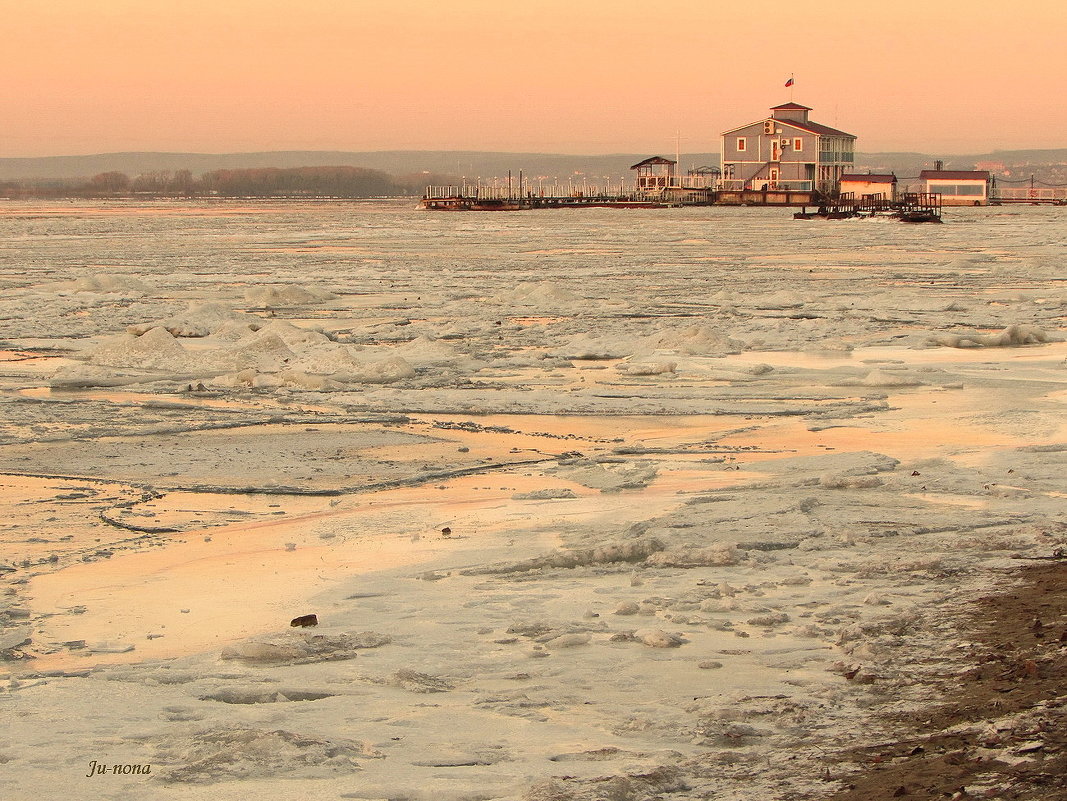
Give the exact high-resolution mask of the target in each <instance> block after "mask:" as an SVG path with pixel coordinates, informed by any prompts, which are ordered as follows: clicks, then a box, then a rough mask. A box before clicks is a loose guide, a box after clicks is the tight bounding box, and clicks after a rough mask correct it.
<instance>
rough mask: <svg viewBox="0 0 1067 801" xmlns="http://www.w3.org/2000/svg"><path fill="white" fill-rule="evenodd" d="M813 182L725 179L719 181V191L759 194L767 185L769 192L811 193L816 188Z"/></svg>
mask: <svg viewBox="0 0 1067 801" xmlns="http://www.w3.org/2000/svg"><path fill="white" fill-rule="evenodd" d="M812 183H813V182H812V181H799V180H792V179H789V180H782V179H781V178H779V179H778V180H777V181H771V180H770V179H765V178H750V179H749V180H747V181H746V180H744V179H742V178H723V179H721V180H720V181H719V187H718V188H719V189H720V190H725V191H727V192H743V191H744V192H759V191H761V190H762V189H763V185H764V184H766V185H767V191H769V192H810V191H812V189H813V188H814V187H813V186H812Z"/></svg>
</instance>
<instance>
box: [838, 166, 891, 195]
mask: <svg viewBox="0 0 1067 801" xmlns="http://www.w3.org/2000/svg"><path fill="white" fill-rule="evenodd" d="M838 185H839V186H840V189H841V194H842V195H845V194H850V193H851V195H852V197H854V198H855V199H856V200H862V199H863V198H871V199H874V198H879V199H881V200H888V201H890V202H892V201H894V200H896V199H897V176H895V175H876V174H871V173H867V174H866V175H862V174H858V173H845V174H844V175H842V176H841V180H840V182H839V184H838Z"/></svg>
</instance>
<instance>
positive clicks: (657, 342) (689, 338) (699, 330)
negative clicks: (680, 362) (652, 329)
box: [647, 325, 745, 356]
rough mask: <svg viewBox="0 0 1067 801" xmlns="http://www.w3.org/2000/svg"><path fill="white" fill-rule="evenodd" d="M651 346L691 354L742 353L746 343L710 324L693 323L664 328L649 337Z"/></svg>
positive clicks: (648, 342) (648, 341)
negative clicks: (682, 326)
mask: <svg viewBox="0 0 1067 801" xmlns="http://www.w3.org/2000/svg"><path fill="white" fill-rule="evenodd" d="M647 344H648V346H649V347H650V348H660V349H662V350H672V351H675V352H677V353H684V354H687V355H691V356H697V355H702V354H718V353H740V352H741V351H742V350H744V348H745V343H744V342H742V341H741V340H738V339H734V338H732V337H730V336H727V335H726V334H723V333H722V332H721V331H717V330H715V329H714V328H712V327H711V326H709V325H691V326H688V327H686V328H673V329H664V330H662V331H659V332H657V333H655V334H653V335H652V336H651V337H649V338H648V340H647Z"/></svg>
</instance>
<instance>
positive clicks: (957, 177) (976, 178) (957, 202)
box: [919, 170, 990, 206]
mask: <svg viewBox="0 0 1067 801" xmlns="http://www.w3.org/2000/svg"><path fill="white" fill-rule="evenodd" d="M919 180H920V181H922V183H923V188H922V191H924V192H937V193H939V194H940V195H941V204H942V205H944V206H985V205H987V204H988V203H989V181H990V179H989V173H988V172H987V171H986V170H923V171H922V172H920V173H919Z"/></svg>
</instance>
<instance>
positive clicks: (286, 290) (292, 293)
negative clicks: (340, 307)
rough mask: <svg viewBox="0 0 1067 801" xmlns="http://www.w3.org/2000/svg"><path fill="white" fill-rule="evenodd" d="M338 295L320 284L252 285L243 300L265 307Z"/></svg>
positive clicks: (336, 296) (319, 301) (323, 300)
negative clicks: (304, 285) (305, 285)
mask: <svg viewBox="0 0 1067 801" xmlns="http://www.w3.org/2000/svg"><path fill="white" fill-rule="evenodd" d="M338 297H339V296H338V295H335V294H334V293H333V292H330V291H329V290H328V289H325V288H323V287H320V286H307V287H303V286H298V285H296V284H282V285H280V286H253V287H249V288H248V289H247V290H245V300H246V301H248V303H249V305H251V306H258V307H263V308H266V307H268V306H275V307H276V306H306V305H308V304H311V303H323V302H325V301H327V300H336V299H337V298H338Z"/></svg>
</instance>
